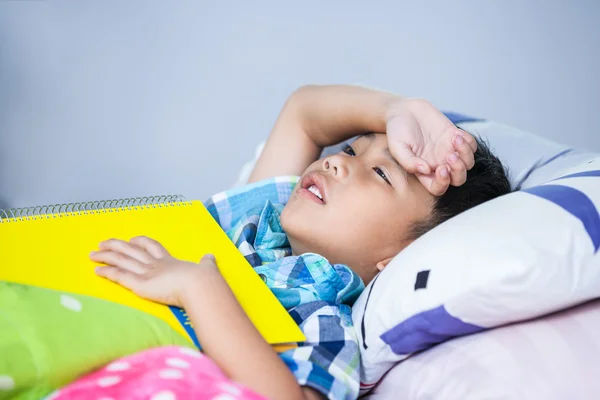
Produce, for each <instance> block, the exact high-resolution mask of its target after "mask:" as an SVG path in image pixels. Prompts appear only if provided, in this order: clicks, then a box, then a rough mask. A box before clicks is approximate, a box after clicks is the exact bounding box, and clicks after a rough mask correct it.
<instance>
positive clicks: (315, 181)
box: [298, 172, 326, 204]
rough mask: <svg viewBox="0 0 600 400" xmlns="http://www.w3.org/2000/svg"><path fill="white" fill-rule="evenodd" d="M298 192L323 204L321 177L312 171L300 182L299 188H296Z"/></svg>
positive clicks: (323, 190) (323, 187)
mask: <svg viewBox="0 0 600 400" xmlns="http://www.w3.org/2000/svg"><path fill="white" fill-rule="evenodd" d="M298 194H299V195H302V196H304V197H307V198H309V199H311V200H313V201H315V202H317V203H319V204H325V202H326V201H325V199H326V197H325V195H326V193H325V185H324V182H323V178H322V177H321V176H320V175H319V174H317V173H315V172H312V173H310V174H308V175H306V176H304V178H302V181H301V182H300V189H299V190H298Z"/></svg>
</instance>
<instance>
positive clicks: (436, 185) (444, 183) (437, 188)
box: [429, 165, 451, 196]
mask: <svg viewBox="0 0 600 400" xmlns="http://www.w3.org/2000/svg"><path fill="white" fill-rule="evenodd" d="M450 179H451V177H450V171H449V168H448V166H447V165H440V166H439V167H437V169H436V170H435V177H434V178H433V179H432V181H431V184H430V186H429V193H431V194H432V195H434V196H441V195H443V194H444V193H446V190H448V186H449V185H450Z"/></svg>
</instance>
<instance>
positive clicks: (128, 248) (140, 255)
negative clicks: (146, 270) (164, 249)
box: [98, 239, 152, 264]
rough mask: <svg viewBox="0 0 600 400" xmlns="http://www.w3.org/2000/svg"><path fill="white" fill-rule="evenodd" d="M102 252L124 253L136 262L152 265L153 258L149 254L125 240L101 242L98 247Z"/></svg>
mask: <svg viewBox="0 0 600 400" xmlns="http://www.w3.org/2000/svg"><path fill="white" fill-rule="evenodd" d="M98 248H99V249H100V250H108V251H114V252H117V253H123V254H125V255H127V256H128V257H130V258H133V259H134V260H137V261H139V262H142V263H144V264H150V263H151V262H152V257H151V255H150V254H148V252H146V251H145V250H144V249H142V248H140V247H138V246H134V245H132V244H131V243H128V242H126V241H124V240H119V239H108V240H105V241H104V242H101V243H100V244H99V245H98Z"/></svg>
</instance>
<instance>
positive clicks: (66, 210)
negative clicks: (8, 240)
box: [0, 194, 192, 224]
mask: <svg viewBox="0 0 600 400" xmlns="http://www.w3.org/2000/svg"><path fill="white" fill-rule="evenodd" d="M191 204H192V203H191V202H190V201H187V200H186V198H185V197H184V196H182V195H179V194H177V195H166V196H151V197H135V198H133V197H132V198H125V199H114V200H100V201H88V202H79V203H66V204H51V205H45V206H33V207H23V208H10V209H8V210H4V209H0V224H3V223H4V224H5V223H10V222H17V221H30V220H38V219H49V218H62V217H73V216H75V215H87V214H100V213H105V214H106V213H110V212H121V211H131V210H139V209H143V208H162V207H175V206H182V205H191Z"/></svg>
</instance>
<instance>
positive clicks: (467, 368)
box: [367, 300, 600, 400]
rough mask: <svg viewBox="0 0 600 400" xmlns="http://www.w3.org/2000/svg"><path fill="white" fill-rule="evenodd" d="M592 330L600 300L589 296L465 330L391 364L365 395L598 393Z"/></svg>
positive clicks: (376, 399)
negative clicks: (537, 314)
mask: <svg viewBox="0 0 600 400" xmlns="http://www.w3.org/2000/svg"><path fill="white" fill-rule="evenodd" d="M598 332H600V300H595V301H593V302H591V303H587V304H585V305H581V306H578V307H574V308H571V309H569V310H567V311H562V312H560V313H556V314H552V315H548V316H546V317H544V318H539V319H536V320H533V321H527V322H521V323H518V324H514V325H508V326H504V327H501V328H497V329H493V330H491V331H487V332H483V333H479V334H475V335H469V336H463V337H461V338H458V339H455V340H450V341H448V342H446V343H443V344H441V345H439V346H436V347H434V348H432V349H430V350H428V351H425V352H422V353H420V354H417V355H415V356H413V357H410V358H409V359H407V360H406V361H403V362H401V363H399V364H397V365H396V366H395V367H394V368H392V369H391V370H390V371H389V372H388V373H387V374H386V375H385V377H384V378H383V379H382V380H381V382H380V383H379V384H378V385H377V386H376V387H375V388H374V389H373V391H372V392H371V393H370V394H369V396H368V397H367V398H368V399H369V400H387V399H443V400H481V399H503V400H508V399H515V400H521V399H544V400H564V399H590V398H594V397H595V396H597V394H598V393H600V379H598V376H599V375H600V363H599V362H598V360H599V359H600V335H598ZM594 393H596V395H594Z"/></svg>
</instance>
